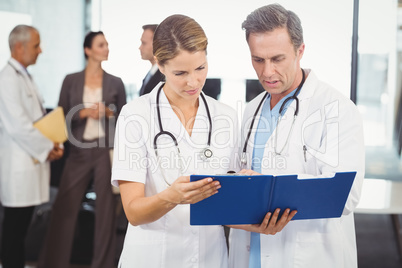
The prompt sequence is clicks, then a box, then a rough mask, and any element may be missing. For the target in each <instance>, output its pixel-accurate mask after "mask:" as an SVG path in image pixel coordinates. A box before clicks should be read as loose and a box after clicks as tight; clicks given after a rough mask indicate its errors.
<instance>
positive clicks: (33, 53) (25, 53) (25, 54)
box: [20, 30, 42, 68]
mask: <svg viewBox="0 0 402 268" xmlns="http://www.w3.org/2000/svg"><path fill="white" fill-rule="evenodd" d="M20 46H21V51H22V52H21V62H20V63H21V64H22V65H23V66H25V68H26V67H28V66H29V65H33V64H35V63H36V60H37V59H38V56H39V54H40V53H42V49H41V48H40V36H39V33H38V32H37V31H35V30H31V38H30V39H29V41H27V42H25V43H23V44H21V45H20Z"/></svg>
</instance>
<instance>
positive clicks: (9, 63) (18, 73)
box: [7, 61, 46, 114]
mask: <svg viewBox="0 0 402 268" xmlns="http://www.w3.org/2000/svg"><path fill="white" fill-rule="evenodd" d="M7 64H8V65H10V66H11V68H13V69H14V71H15V72H16V73H17V75H19V76H21V77H22V78H23V80H24V83H25V85H26V86H27V89H28V90H29V89H30V88H31V87H32V86H31V85H29V84H28V82H27V80H26V79H25V77H24V75H23V74H22V73H21V71H20V70H18V69H17V68H16V67H15V66H14V65H13V64H12V63H11V62H10V61H8V62H7ZM27 75H28V77H29V79H31V77H30V75H29V74H28V72H27ZM26 93H27V94H28V96H31V95H32V92H31V91H27V92H26ZM34 95H35V97H36V99H37V100H38V102H39V107H40V108H41V110H42V113H43V114H46V110H45V109H44V108H43V105H42V103H43V100H42V99H41V98H40V97H39V95H37V93H35V92H34Z"/></svg>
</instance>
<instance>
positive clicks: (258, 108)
mask: <svg viewBox="0 0 402 268" xmlns="http://www.w3.org/2000/svg"><path fill="white" fill-rule="evenodd" d="M301 71H302V74H303V77H302V81H301V82H300V84H299V86H298V87H297V89H296V91H295V93H294V94H293V95H292V96H290V97H287V98H286V99H285V101H284V102H283V103H282V105H281V107H280V108H279V115H280V116H281V114H282V112H283V109H285V104H286V103H287V102H288V101H291V100H296V109H295V112H294V114H293V115H294V117H297V115H298V114H299V98H298V97H297V96H298V95H299V93H300V90H301V89H302V87H303V85H304V81H306V75H305V73H304V70H303V69H301ZM267 96H268V92H266V93H265V94H264V97H263V98H262V100H261V101H260V103H259V104H258V106H257V109H256V110H255V113H254V116H253V120H252V121H251V124H250V128H249V129H248V133H247V138H246V140H245V142H244V146H243V153H242V159H241V161H242V163H243V162H244V164H245V163H246V162H245V161H247V160H246V158H245V157H246V152H247V143H248V141H249V139H250V136H251V132H252V129H253V126H254V122H255V119H256V117H257V114H258V112H259V111H260V108H261V106H262V104H263V103H264V101H265V99H266V98H267Z"/></svg>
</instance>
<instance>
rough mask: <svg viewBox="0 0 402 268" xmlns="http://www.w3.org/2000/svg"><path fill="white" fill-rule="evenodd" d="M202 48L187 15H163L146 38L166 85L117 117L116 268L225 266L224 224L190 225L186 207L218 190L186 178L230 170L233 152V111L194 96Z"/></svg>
mask: <svg viewBox="0 0 402 268" xmlns="http://www.w3.org/2000/svg"><path fill="white" fill-rule="evenodd" d="M207 43H208V41H207V37H206V36H205V33H204V31H203V29H202V28H201V26H200V25H199V24H198V23H197V22H196V21H194V20H193V19H192V18H189V17H187V16H183V15H172V16H170V17H168V18H166V19H165V20H164V21H163V22H162V23H161V24H159V26H158V28H157V29H156V31H155V35H154V40H153V54H154V55H155V58H156V61H157V64H158V66H159V69H160V71H161V72H162V73H163V74H164V75H165V77H166V82H165V83H163V82H161V83H160V84H159V85H157V86H156V87H155V88H154V89H153V91H151V93H149V94H147V95H144V96H142V97H140V98H138V99H135V100H133V101H132V102H130V103H129V104H127V105H125V106H124V107H123V109H122V112H121V114H120V117H119V120H118V123H117V128H116V141H115V150H114V157H113V159H114V162H113V171H112V184H114V185H115V186H117V185H119V187H120V193H121V198H122V202H123V207H124V210H125V213H126V216H127V218H128V220H129V226H128V230H127V233H126V237H125V241H124V247H123V252H122V254H121V257H120V263H119V267H136V268H141V267H144V268H148V267H199V268H214V267H216V268H225V267H227V257H228V255H227V254H228V253H227V246H226V240H225V234H224V230H223V227H222V226H191V225H190V206H189V204H193V203H196V202H199V201H201V200H203V199H205V198H208V197H210V196H211V195H213V194H216V193H217V192H218V189H219V188H220V185H219V182H218V181H213V180H212V179H211V178H205V179H203V180H200V181H196V182H190V177H189V176H188V175H189V174H216V173H218V174H219V173H226V172H227V171H228V170H230V169H235V168H236V167H235V161H234V159H235V155H236V153H237V148H238V147H237V129H238V121H237V118H236V112H235V111H234V110H233V109H232V108H230V107H228V106H226V105H224V104H221V103H219V102H218V101H216V100H214V99H212V98H210V97H208V96H204V95H203V93H202V92H201V91H202V88H203V86H204V83H205V80H206V76H207V72H208V62H207V51H206V50H207ZM175 142H177V144H175ZM208 149H209V150H210V151H208ZM178 150H179V151H178ZM156 151H157V154H156ZM205 152H207V153H206V154H204V153H205ZM208 152H209V153H211V152H212V156H211V154H208ZM205 155H207V156H211V157H210V158H209V160H206V158H205Z"/></svg>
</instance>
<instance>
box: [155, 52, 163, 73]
mask: <svg viewBox="0 0 402 268" xmlns="http://www.w3.org/2000/svg"><path fill="white" fill-rule="evenodd" d="M154 59H155V62H156V64H158V68H159V71H160V72H161V73H162V74H163V75H165V67H164V66H163V65H161V64H160V63H159V61H158V60H157V59H156V57H155V56H154Z"/></svg>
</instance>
